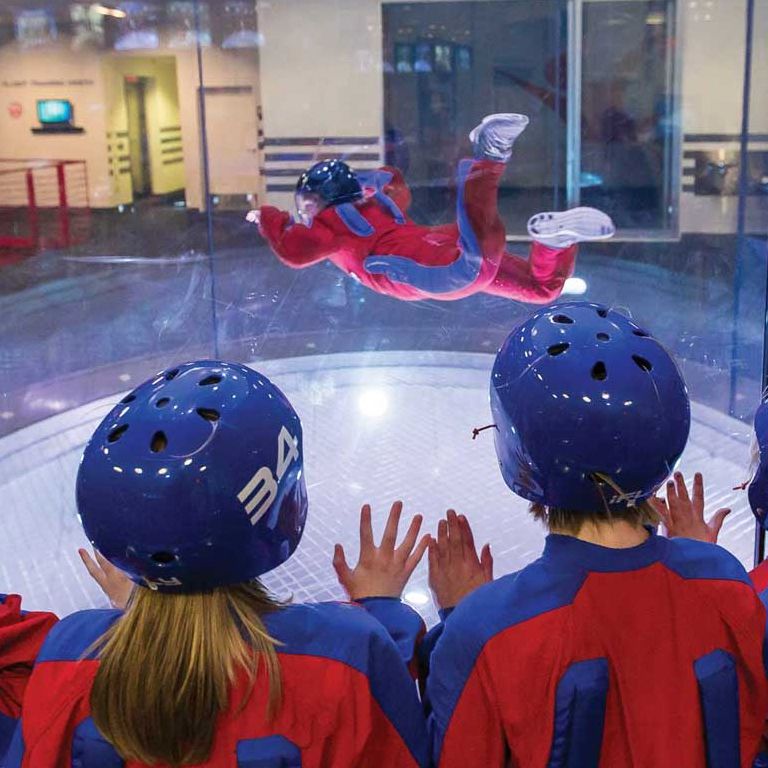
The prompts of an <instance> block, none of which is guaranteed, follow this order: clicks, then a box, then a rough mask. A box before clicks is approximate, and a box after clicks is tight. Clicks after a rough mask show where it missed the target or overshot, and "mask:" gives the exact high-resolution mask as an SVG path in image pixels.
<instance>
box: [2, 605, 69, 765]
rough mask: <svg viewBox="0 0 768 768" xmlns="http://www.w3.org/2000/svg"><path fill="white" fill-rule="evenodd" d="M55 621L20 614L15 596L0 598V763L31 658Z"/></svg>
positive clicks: (50, 616)
mask: <svg viewBox="0 0 768 768" xmlns="http://www.w3.org/2000/svg"><path fill="white" fill-rule="evenodd" d="M56 621H57V619H56V616H54V615H53V614H52V613H46V612H36V611H30V612H27V611H22V610H21V598H20V597H19V596H18V595H0V760H1V759H2V756H3V755H4V754H5V751H6V749H7V748H8V745H9V743H10V741H11V737H12V736H13V732H14V729H15V728H16V722H17V720H18V718H19V716H20V715H21V705H22V701H23V699H24V692H25V690H26V688H27V683H28V682H29V676H30V675H31V673H32V667H33V665H34V663H35V659H36V658H37V655H38V653H39V652H40V648H41V646H42V645H43V641H44V640H45V638H46V635H47V634H48V631H49V630H50V629H51V627H52V626H53V625H54V624H55V623H56Z"/></svg>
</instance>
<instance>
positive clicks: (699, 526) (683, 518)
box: [649, 472, 731, 544]
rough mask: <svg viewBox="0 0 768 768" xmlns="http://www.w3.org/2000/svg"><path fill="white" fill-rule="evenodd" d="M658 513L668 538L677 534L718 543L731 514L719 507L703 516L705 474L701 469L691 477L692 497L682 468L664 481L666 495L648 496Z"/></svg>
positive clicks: (677, 535) (681, 536)
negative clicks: (663, 496) (718, 538)
mask: <svg viewBox="0 0 768 768" xmlns="http://www.w3.org/2000/svg"><path fill="white" fill-rule="evenodd" d="M649 501H650V503H651V505H652V506H653V508H654V509H655V510H656V512H657V513H658V514H659V516H660V517H661V519H662V522H663V523H664V527H665V528H666V529H667V536H669V537H670V538H674V537H680V538H685V539H697V540H698V541H708V542H709V543H711V544H716V543H717V537H718V535H719V533H720V529H721V528H722V527H723V521H724V520H725V518H726V516H727V515H729V514H730V512H731V510H730V509H718V510H717V512H715V514H714V515H712V517H711V518H710V520H709V522H705V520H704V478H703V477H702V475H701V473H700V472H697V473H696V474H695V475H694V477H693V498H691V497H690V496H689V495H688V489H687V488H686V487H685V478H684V477H683V475H682V473H681V472H675V478H674V480H670V481H669V482H668V483H667V498H666V500H664V499H660V498H652V499H649Z"/></svg>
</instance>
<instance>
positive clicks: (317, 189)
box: [296, 160, 363, 205]
mask: <svg viewBox="0 0 768 768" xmlns="http://www.w3.org/2000/svg"><path fill="white" fill-rule="evenodd" d="M296 194H297V195H304V194H314V195H318V196H319V197H320V198H321V199H322V200H323V201H324V202H325V203H326V205H338V204H339V203H351V202H353V201H354V200H358V199H360V198H361V197H362V196H363V188H362V187H361V186H360V181H359V180H358V178H357V174H356V173H355V172H354V171H353V170H352V169H351V168H350V167H349V166H348V165H347V164H346V163H344V162H342V161H341V160H321V161H320V162H319V163H315V164H314V165H313V166H312V167H311V168H310V169H309V170H308V171H305V172H304V173H302V174H301V176H299V180H298V181H297V182H296Z"/></svg>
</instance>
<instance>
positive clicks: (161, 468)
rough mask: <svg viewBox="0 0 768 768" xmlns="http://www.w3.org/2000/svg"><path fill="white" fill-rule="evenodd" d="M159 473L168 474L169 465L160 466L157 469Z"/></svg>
mask: <svg viewBox="0 0 768 768" xmlns="http://www.w3.org/2000/svg"><path fill="white" fill-rule="evenodd" d="M157 474H158V475H167V474H168V467H160V469H158V470H157Z"/></svg>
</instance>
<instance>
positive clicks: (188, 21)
mask: <svg viewBox="0 0 768 768" xmlns="http://www.w3.org/2000/svg"><path fill="white" fill-rule="evenodd" d="M195 6H197V9H196V8H195ZM195 10H197V19H195ZM166 16H167V19H168V21H167V24H166V34H167V35H168V47H169V48H193V47H194V46H195V45H196V44H197V42H198V39H199V42H200V45H202V46H208V45H210V44H211V19H210V7H209V5H208V3H200V2H193V0H176V1H175V2H171V3H168V5H167V7H166ZM196 29H199V30H200V32H199V34H198V33H197V32H196Z"/></svg>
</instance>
